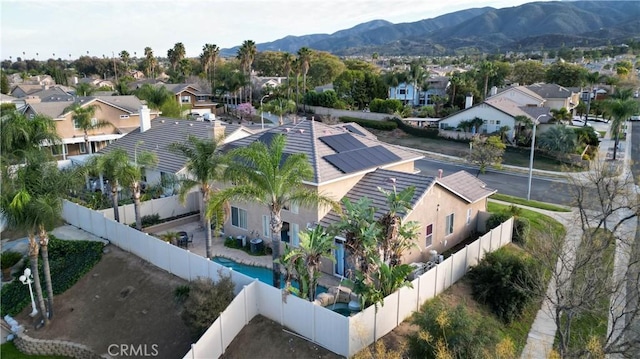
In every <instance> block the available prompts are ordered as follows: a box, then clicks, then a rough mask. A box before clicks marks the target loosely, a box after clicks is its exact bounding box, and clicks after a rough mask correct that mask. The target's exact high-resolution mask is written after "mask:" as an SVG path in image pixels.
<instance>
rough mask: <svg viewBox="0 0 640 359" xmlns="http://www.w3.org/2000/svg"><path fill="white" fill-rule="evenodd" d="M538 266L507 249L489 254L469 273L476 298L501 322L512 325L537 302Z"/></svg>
mask: <svg viewBox="0 0 640 359" xmlns="http://www.w3.org/2000/svg"><path fill="white" fill-rule="evenodd" d="M534 273H535V264H534V263H533V261H532V260H531V259H529V258H522V257H520V256H518V255H516V254H514V253H512V252H509V251H508V250H507V249H506V248H501V249H499V250H497V251H495V252H492V253H488V254H487V255H486V257H485V258H484V259H483V260H482V261H480V263H478V265H476V266H474V267H472V268H471V271H470V272H469V273H468V276H469V281H470V282H471V288H472V292H473V297H474V299H475V300H476V301H478V302H480V303H484V304H486V305H487V306H489V308H490V309H491V311H492V312H493V313H495V314H496V315H497V316H498V318H500V320H502V321H503V322H505V323H510V322H511V321H512V320H514V319H516V318H518V317H520V315H521V314H522V312H523V309H524V308H525V306H526V305H527V304H528V303H529V301H531V300H532V299H533V298H534V294H533V290H534V288H536V287H537V286H538V279H537V277H536V275H535V274H534Z"/></svg>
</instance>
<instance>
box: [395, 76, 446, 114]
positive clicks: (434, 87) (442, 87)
mask: <svg viewBox="0 0 640 359" xmlns="http://www.w3.org/2000/svg"><path fill="white" fill-rule="evenodd" d="M448 87H449V78H448V77H446V76H432V77H429V78H428V79H426V84H425V87H424V89H422V88H420V86H417V87H416V86H415V85H414V84H412V83H404V82H403V83H400V84H398V86H390V87H389V98H390V99H395V100H400V101H402V103H403V104H404V105H410V106H414V107H419V106H430V105H433V104H434V101H433V97H434V96H445V95H446V94H447V88H448Z"/></svg>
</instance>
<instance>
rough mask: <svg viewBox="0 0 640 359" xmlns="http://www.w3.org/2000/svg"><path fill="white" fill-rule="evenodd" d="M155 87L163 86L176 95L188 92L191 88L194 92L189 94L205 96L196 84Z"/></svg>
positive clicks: (162, 84)
mask: <svg viewBox="0 0 640 359" xmlns="http://www.w3.org/2000/svg"><path fill="white" fill-rule="evenodd" d="M154 86H158V87H160V86H163V87H165V88H166V89H167V90H169V91H171V92H173V93H174V94H176V95H177V94H179V93H180V92H183V91H186V90H188V88H189V87H190V88H191V89H192V90H189V92H192V93H194V94H196V95H197V94H203V93H202V90H201V89H200V87H198V85H195V84H165V83H156V84H154Z"/></svg>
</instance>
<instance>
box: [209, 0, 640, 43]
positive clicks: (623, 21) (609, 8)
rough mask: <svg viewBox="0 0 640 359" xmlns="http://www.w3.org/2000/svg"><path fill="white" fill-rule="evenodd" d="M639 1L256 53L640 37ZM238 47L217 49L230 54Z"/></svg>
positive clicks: (517, 13) (316, 37)
mask: <svg viewBox="0 0 640 359" xmlns="http://www.w3.org/2000/svg"><path fill="white" fill-rule="evenodd" d="M639 19H640V2H635V1H593V0H591V1H552V2H531V3H526V4H522V5H519V6H513V7H508V8H501V9H495V8H492V7H482V8H470V9H466V10H460V11H455V12H452V13H448V14H444V15H440V16H438V17H434V18H429V19H424V20H419V21H415V22H406V23H398V24H393V23H391V22H389V21H386V20H381V19H379V20H372V21H369V22H365V23H361V24H358V25H356V26H353V27H351V28H349V29H344V30H339V31H336V32H334V33H332V34H310V35H303V36H286V37H284V38H281V39H278V40H275V41H271V42H267V43H261V44H256V48H257V49H258V51H286V52H290V53H296V52H297V51H298V49H300V48H301V47H309V48H311V49H314V50H319V51H327V52H330V53H333V54H336V55H370V54H372V53H374V52H377V53H378V54H380V55H427V56H429V55H432V56H433V55H454V54H461V53H477V52H489V53H492V52H496V51H508V50H514V51H515V50H519V51H523V50H539V49H540V48H554V47H555V48H559V47H560V45H561V44H558V43H557V42H558V40H559V39H562V40H563V41H562V44H563V45H564V46H571V47H572V46H599V45H604V44H607V43H609V42H616V41H618V42H623V41H628V40H629V39H634V40H637V41H640V20H639ZM238 48H239V46H236V47H233V48H230V49H222V50H221V54H222V55H223V56H235V54H236V53H237V50H238Z"/></svg>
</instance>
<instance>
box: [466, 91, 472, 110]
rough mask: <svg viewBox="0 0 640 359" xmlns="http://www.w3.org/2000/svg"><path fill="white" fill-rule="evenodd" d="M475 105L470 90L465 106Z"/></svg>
mask: <svg viewBox="0 0 640 359" xmlns="http://www.w3.org/2000/svg"><path fill="white" fill-rule="evenodd" d="M471 106H473V94H472V93H471V92H469V94H467V98H466V100H465V102H464V108H465V109H468V108H469V107H471Z"/></svg>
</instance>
